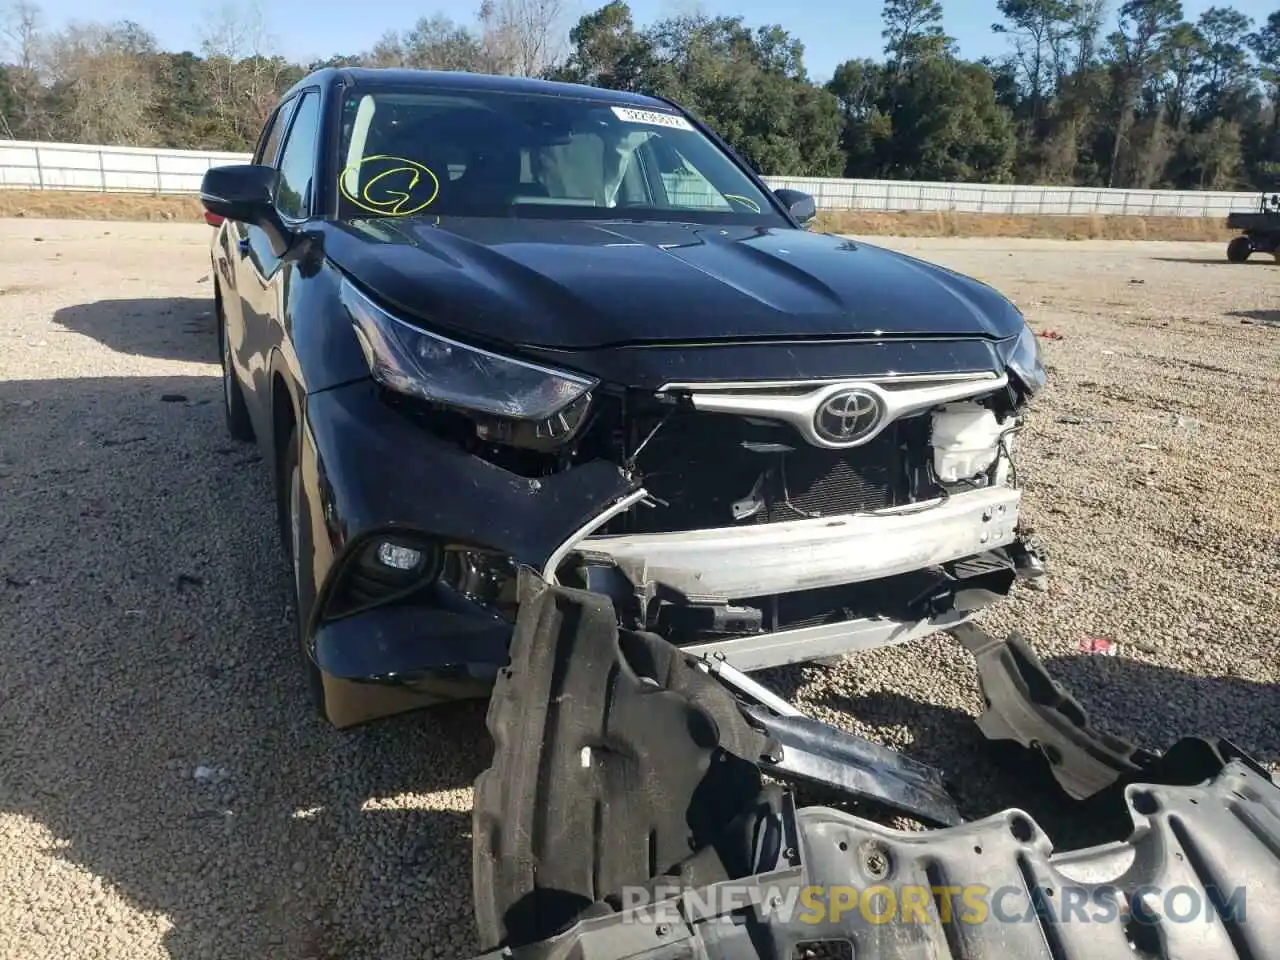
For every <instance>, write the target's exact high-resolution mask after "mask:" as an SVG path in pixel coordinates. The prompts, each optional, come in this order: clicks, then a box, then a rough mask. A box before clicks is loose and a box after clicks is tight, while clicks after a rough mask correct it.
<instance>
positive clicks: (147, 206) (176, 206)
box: [0, 190, 204, 220]
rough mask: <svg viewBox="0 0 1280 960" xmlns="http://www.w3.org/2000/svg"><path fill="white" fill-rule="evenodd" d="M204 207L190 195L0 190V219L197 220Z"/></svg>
mask: <svg viewBox="0 0 1280 960" xmlns="http://www.w3.org/2000/svg"><path fill="white" fill-rule="evenodd" d="M203 212H204V208H203V207H201V206H200V201H199V199H197V198H196V197H194V196H191V195H189V194H169V195H161V196H156V195H154V194H138V193H87V192H80V191H72V190H0V217H33V218H42V219H56V220H199V219H201V216H202V215H203Z"/></svg>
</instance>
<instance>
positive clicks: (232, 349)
mask: <svg viewBox="0 0 1280 960" xmlns="http://www.w3.org/2000/svg"><path fill="white" fill-rule="evenodd" d="M296 103H297V98H296V97H293V98H290V99H289V100H286V101H284V102H283V103H281V104H280V105H279V106H277V107H276V109H275V111H274V112H273V113H272V115H271V117H270V119H268V120H267V123H266V125H265V126H264V127H263V128H262V135H261V136H260V137H259V138H258V145H257V148H256V149H255V150H254V154H253V162H254V163H255V164H263V165H265V166H269V167H270V166H275V162H276V155H277V153H278V152H279V150H280V142H281V140H283V139H284V131H285V129H286V128H287V127H288V125H289V118H290V116H291V115H292V113H293V107H294V105H295V104H296ZM224 230H225V233H224V236H223V241H222V247H223V250H222V256H223V257H225V260H224V263H223V264H220V266H221V267H222V270H221V271H220V272H221V273H222V275H223V279H224V280H225V281H226V289H224V290H223V297H222V313H223V322H224V323H225V324H226V328H227V347H228V349H227V354H228V361H229V362H230V364H231V366H232V368H233V369H234V370H235V373H236V376H237V377H238V378H239V380H240V382H241V383H242V384H245V385H246V387H249V388H252V387H253V386H254V384H253V383H252V381H251V380H250V378H249V370H250V363H249V344H248V337H247V329H246V322H245V320H246V309H245V299H246V294H248V296H249V298H251V299H256V298H257V297H259V296H260V293H259V289H258V288H259V287H260V286H261V282H260V276H259V274H258V273H257V271H256V270H254V269H253V268H252V267H250V266H248V265H247V264H246V261H247V259H248V255H249V250H250V239H249V238H250V231H253V232H255V233H261V232H262V231H261V230H259V229H258V228H257V227H250V226H249V225H248V224H246V223H242V222H241V221H239V220H228V221H226V224H225V227H224ZM246 285H247V289H246ZM245 401H246V403H247V404H248V407H249V415H250V417H251V418H252V419H253V421H254V426H255V428H256V427H257V426H258V420H259V411H258V410H257V409H256V408H258V407H259V406H260V405H261V404H260V401H259V398H258V396H257V395H256V393H255V392H254V390H252V389H248V390H247V391H246V395H245Z"/></svg>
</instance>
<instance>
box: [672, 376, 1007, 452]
mask: <svg viewBox="0 0 1280 960" xmlns="http://www.w3.org/2000/svg"><path fill="white" fill-rule="evenodd" d="M1008 382H1009V377H1008V374H1004V373H1000V374H996V373H976V374H960V375H955V376H946V375H935V374H927V375H912V376H909V377H908V376H902V377H875V378H868V379H859V380H847V379H842V380H828V381H812V380H810V381H771V382H767V383H669V384H666V385H664V386H663V387H662V388H661V389H660V390H659V391H658V393H659V395H661V394H670V393H676V392H679V393H682V394H687V396H688V398H689V401H690V403H692V405H693V408H694V409H695V410H699V411H704V412H707V413H727V414H736V415H738V416H743V417H757V418H763V419H767V420H778V421H781V422H783V423H789V424H790V425H791V426H793V427H794V428H795V429H796V431H797V432H798V433H799V434H800V435H801V436H802V437H804V439H805V440H806V441H807V442H808V443H810V444H812V445H813V446H815V447H825V448H826V449H829V450H847V449H849V448H851V447H858V446H862V445H863V444H866V443H869V442H871V441H872V440H874V439H875V438H876V437H878V436H879V435H880V434H881V433H883V432H884V430H885V428H886V427H888V426H889V425H890V424H892V423H894V422H895V421H897V420H899V419H901V418H902V417H906V416H910V415H911V414H915V413H921V412H923V411H925V410H928V409H930V408H931V407H936V406H940V405H942V404H946V403H954V402H955V401H958V400H968V399H970V398H971V397H975V396H980V395H983V394H988V393H992V392H994V391H996V390H1000V389H1002V388H1004V387H1005V386H1006V385H1007V384H1008ZM804 388H809V389H807V390H804ZM850 389H861V390H866V391H868V392H870V393H873V394H874V395H875V396H876V398H877V399H878V400H879V401H880V408H881V417H880V422H879V423H878V424H877V425H876V427H875V429H874V430H872V431H870V432H869V433H867V434H865V435H863V436H860V437H858V438H857V439H856V440H854V441H853V442H850V443H836V442H832V441H829V440H827V439H826V438H824V437H822V436H821V435H819V434H818V432H817V430H816V429H815V418H816V417H817V414H818V412H819V411H820V410H821V409H822V405H823V404H824V403H826V402H827V400H829V399H830V398H831V397H833V396H835V395H836V394H839V393H841V392H842V391H845V390H850ZM799 390H803V391H804V392H798V391H799Z"/></svg>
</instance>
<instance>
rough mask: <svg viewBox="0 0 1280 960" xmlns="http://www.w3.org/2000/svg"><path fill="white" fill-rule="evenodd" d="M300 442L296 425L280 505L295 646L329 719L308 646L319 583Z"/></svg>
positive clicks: (285, 455)
mask: <svg viewBox="0 0 1280 960" xmlns="http://www.w3.org/2000/svg"><path fill="white" fill-rule="evenodd" d="M298 443H299V441H298V429H297V427H294V428H293V429H292V430H291V431H290V432H289V437H288V439H287V440H286V441H285V444H284V448H283V450H282V451H281V458H280V473H279V490H278V491H277V504H278V510H279V514H280V528H281V530H280V532H281V540H282V542H283V546H284V552H285V557H286V558H287V559H288V561H289V574H290V576H289V582H290V584H291V585H292V586H291V589H290V594H291V595H292V597H293V615H294V616H293V618H294V624H295V628H296V634H295V638H294V639H295V646H296V648H297V651H298V657H299V659H300V663H301V666H302V673H303V679H304V681H305V682H306V685H307V696H308V699H309V700H310V701H311V706H312V707H313V708H314V709H315V710H316V711H317V712H318V713H319V714H320V716H321V717H322V718H324V719H326V721H327V719H328V714H327V713H326V711H325V695H324V678H323V677H322V676H321V673H320V668H319V667H318V666H316V662H315V661H314V660H313V659H312V658H311V654H310V653H308V652H307V647H306V630H307V622H308V620H310V618H311V610H312V607H314V605H315V584H314V583H313V582H312V578H311V576H310V575H309V574H306V573H304V570H305V568H304V565H303V564H304V561H305V560H306V559H307V558H308V557H310V556H311V532H310V526H309V524H307V523H306V522H305V516H306V511H305V506H304V495H303V491H302V473H301V467H300V465H299V453H300V451H299V445H298Z"/></svg>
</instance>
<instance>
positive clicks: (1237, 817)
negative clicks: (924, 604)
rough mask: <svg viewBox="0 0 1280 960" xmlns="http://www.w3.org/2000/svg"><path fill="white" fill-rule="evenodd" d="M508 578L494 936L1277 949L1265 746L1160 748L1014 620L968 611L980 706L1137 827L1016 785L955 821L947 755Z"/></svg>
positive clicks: (489, 780) (807, 952)
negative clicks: (836, 806)
mask: <svg viewBox="0 0 1280 960" xmlns="http://www.w3.org/2000/svg"><path fill="white" fill-rule="evenodd" d="M521 588H522V608H521V613H520V620H519V623H518V625H517V630H516V638H515V640H514V641H513V645H512V656H511V663H510V666H509V667H508V668H507V669H506V670H505V671H504V672H503V673H502V674H501V676H500V678H499V680H498V683H497V688H496V690H495V693H494V697H493V700H492V703H491V705H490V710H489V725H490V730H491V732H492V733H493V736H494V741H495V744H496V750H495V755H494V760H493V764H492V766H491V767H490V769H489V770H487V771H486V772H485V773H484V774H482V775H481V777H480V778H479V779H478V780H477V782H476V791H475V824H474V827H475V829H474V895H475V904H476V916H477V922H478V926H479V932H480V936H481V940H482V943H483V945H484V947H485V948H486V949H489V950H491V952H490V953H488V954H486V955H485V957H486V960H497V958H499V957H501V958H503V960H544V958H545V960H550V958H562V957H563V958H583V957H591V958H593V960H623V958H638V957H639V958H653V960H658V958H669V957H670V958H675V957H682V958H683V957H689V958H734V960H738V958H741V960H750V958H761V960H765V958H768V960H792V958H802V957H846V958H848V957H852V958H856V960H915V958H920V960H924V958H936V957H948V956H950V957H966V958H993V960H994V958H1014V960H1038V958H1042V957H1043V958H1046V960H1049V958H1052V960H1058V958H1063V957H1082V958H1088V960H1094V958H1099V960H1107V958H1117V960H1120V958H1123V960H1132V958H1134V957H1179V958H1204V960H1217V958H1221V957H1265V956H1280V911H1278V910H1277V909H1276V908H1277V907H1278V906H1280V790H1278V789H1277V787H1276V785H1275V784H1274V783H1273V782H1272V780H1271V779H1270V777H1269V776H1268V774H1267V773H1266V772H1265V770H1263V769H1262V768H1261V767H1259V766H1258V765H1257V764H1255V763H1253V762H1252V761H1251V760H1249V759H1248V758H1247V757H1245V756H1243V755H1242V754H1241V753H1240V752H1239V751H1238V750H1236V749H1235V748H1233V747H1232V746H1231V745H1230V744H1228V743H1224V742H1218V743H1213V742H1209V741H1202V740H1193V739H1187V740H1184V741H1181V742H1180V743H1179V744H1177V745H1176V746H1175V747H1174V748H1173V749H1171V750H1170V751H1168V752H1167V753H1166V754H1164V755H1163V756H1159V755H1155V754H1151V753H1147V752H1145V751H1140V750H1137V749H1135V748H1133V747H1132V746H1130V745H1127V744H1125V743H1124V742H1123V741H1120V740H1118V739H1116V738H1114V737H1104V736H1102V735H1100V734H1098V733H1097V732H1096V731H1094V730H1093V728H1092V727H1091V726H1090V724H1089V723H1088V720H1087V718H1086V717H1085V716H1084V715H1083V711H1081V710H1080V709H1079V705H1078V704H1076V703H1075V702H1074V701H1073V700H1071V699H1070V697H1069V696H1068V695H1067V694H1066V693H1065V692H1064V691H1062V690H1061V689H1060V688H1058V687H1057V685H1056V684H1054V683H1053V681H1052V680H1050V679H1049V678H1048V675H1047V674H1045V673H1044V671H1043V666H1042V665H1040V663H1039V661H1038V660H1037V659H1036V658H1035V655H1034V653H1032V652H1031V651H1030V648H1029V647H1028V646H1027V645H1026V644H1025V642H1023V641H1020V640H1017V639H1014V638H1011V639H1010V640H1009V641H1004V642H1001V641H994V640H991V639H990V638H987V639H986V640H983V639H982V638H983V637H985V636H986V635H985V634H981V631H978V630H976V628H973V627H965V628H963V629H962V630H960V631H958V633H960V634H961V635H960V637H959V639H960V640H961V641H962V643H963V644H964V646H966V647H967V648H969V649H970V650H972V651H973V652H974V653H975V655H976V656H977V657H978V659H979V663H980V676H981V682H982V686H983V690H984V694H985V698H986V700H987V701H988V712H987V714H985V715H984V717H983V718H982V720H981V721H980V725H981V729H983V731H984V732H986V733H988V735H989V736H992V737H994V738H996V739H1000V740H1010V741H1014V742H1019V743H1024V744H1031V745H1033V747H1034V749H1035V750H1036V751H1037V753H1038V754H1039V755H1040V756H1042V757H1044V758H1045V759H1046V760H1048V761H1050V762H1051V763H1052V765H1053V767H1054V768H1055V775H1056V776H1057V777H1058V780H1059V782H1060V783H1062V784H1063V786H1064V787H1066V788H1067V790H1068V792H1069V793H1070V794H1071V795H1073V796H1077V797H1084V798H1086V799H1087V800H1088V801H1089V802H1090V803H1096V802H1099V801H1100V800H1102V799H1105V798H1107V797H1111V798H1112V799H1114V800H1115V801H1116V802H1117V803H1119V804H1121V805H1122V808H1123V809H1124V810H1126V811H1127V814H1128V817H1129V819H1130V822H1131V829H1130V831H1129V833H1128V836H1127V837H1123V836H1122V837H1117V838H1116V840H1115V841H1114V842H1110V843H1106V844H1103V845H1101V846H1097V847H1091V848H1088V849H1083V850H1075V851H1069V852H1063V853H1055V852H1054V851H1053V847H1052V844H1051V842H1050V841H1049V838H1048V837H1047V836H1046V835H1045V833H1044V832H1043V830H1042V829H1041V828H1040V827H1039V826H1038V825H1037V824H1036V823H1035V822H1034V821H1033V819H1032V818H1031V817H1030V816H1029V815H1027V814H1026V813H1024V812H1022V811H1020V810H1017V809H1010V810H1006V811H1004V812H1001V813H999V814H996V815H994V816H990V817H986V818H984V819H982V820H978V821H974V822H969V823H965V822H963V821H962V820H961V819H960V818H959V816H958V814H956V813H955V811H954V807H953V806H951V805H950V802H949V798H948V797H947V795H946V791H945V787H944V786H943V785H942V782H941V779H940V777H938V776H937V774H936V771H931V770H930V769H929V768H927V767H924V766H922V765H920V764H917V763H914V762H913V761H908V760H906V759H905V758H901V757H894V755H892V754H891V752H889V751H886V750H885V749H884V748H882V747H878V746H877V745H874V744H869V743H867V742H865V741H860V740H858V738H856V737H852V736H850V735H848V734H844V733H842V732H840V731H836V730H834V729H833V728H830V727H825V725H822V724H820V723H817V722H816V721H811V720H808V719H807V718H803V717H800V716H799V715H798V712H797V711H795V710H794V708H791V707H790V705H787V704H785V702H784V701H780V700H778V699H777V698H776V697H773V696H772V695H769V694H767V692H763V691H761V690H760V689H759V688H758V687H755V686H754V684H753V683H752V682H751V681H750V680H749V679H744V678H741V677H736V676H734V671H733V670H732V668H726V667H725V666H724V665H723V664H722V663H719V664H718V663H708V662H706V661H700V660H699V659H698V658H695V657H691V656H690V655H689V654H688V652H687V651H681V650H679V649H677V648H676V647H674V646H672V645H671V644H668V643H666V642H665V641H663V640H661V639H660V638H658V637H654V636H652V635H649V634H638V633H629V632H627V631H625V630H623V631H619V630H618V628H617V626H616V622H615V618H614V615H613V611H612V609H611V605H610V602H609V601H608V599H607V598H603V597H601V596H599V595H597V594H592V593H588V592H585V591H576V590H569V589H566V588H562V587H555V586H548V585H547V584H546V583H544V582H543V581H541V579H540V578H538V577H537V576H536V575H534V574H532V573H531V572H530V571H525V572H524V573H523V574H522V584H521ZM751 699H755V700H756V701H757V702H755V703H748V702H747V701H748V700H751ZM766 774H768V776H767V777H766V776H765V775H766ZM797 779H798V780H806V781H809V782H813V781H816V782H820V783H825V784H827V785H829V786H832V787H835V788H837V789H840V790H843V791H844V792H845V793H846V794H848V795H852V796H853V797H855V798H859V799H862V800H874V801H876V802H877V803H879V804H881V805H883V806H886V807H888V808H890V809H892V810H897V811H899V812H905V813H907V814H908V815H911V816H913V817H915V818H916V819H918V820H921V821H922V822H925V823H934V824H941V825H942V828H941V829H937V830H929V831H924V832H909V831H901V830H895V829H891V828H889V827H886V826H882V825H880V824H877V823H875V822H873V821H871V820H868V819H863V818H861V817H857V816H853V815H851V814H849V813H844V812H839V811H836V810H833V809H829V808H825V807H812V808H806V809H802V810H797V809H796V804H795V799H794V795H793V794H792V792H791V790H790V789H789V788H788V787H785V786H783V785H781V784H779V783H777V782H771V781H777V780H781V781H783V782H787V781H794V780H797ZM869 888H875V889H874V891H873V890H871V889H869ZM873 893H874V897H873V898H872V899H868V897H871V895H872V894H873ZM908 904H911V906H910V907H909V908H908ZM841 907H842V909H840V908H841Z"/></svg>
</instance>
